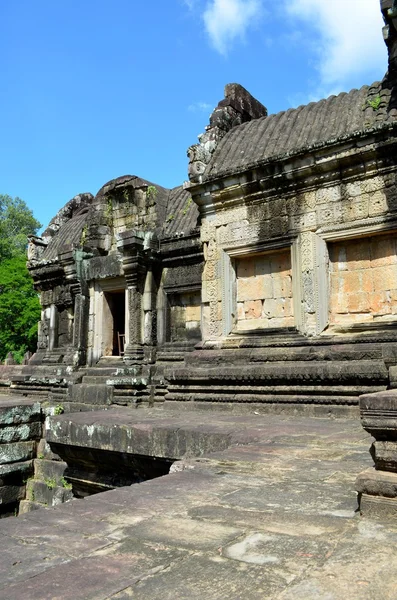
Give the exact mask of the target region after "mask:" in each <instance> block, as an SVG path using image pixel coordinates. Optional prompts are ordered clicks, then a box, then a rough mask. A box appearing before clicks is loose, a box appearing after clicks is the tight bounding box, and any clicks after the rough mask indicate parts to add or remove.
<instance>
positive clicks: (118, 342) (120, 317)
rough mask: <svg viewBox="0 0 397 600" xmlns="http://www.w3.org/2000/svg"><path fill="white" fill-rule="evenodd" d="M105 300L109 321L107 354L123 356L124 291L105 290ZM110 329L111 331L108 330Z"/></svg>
mask: <svg viewBox="0 0 397 600" xmlns="http://www.w3.org/2000/svg"><path fill="white" fill-rule="evenodd" d="M104 295H105V302H106V303H107V305H108V307H109V312H108V315H109V321H108V323H107V326H106V325H105V326H106V328H107V329H108V335H107V339H108V340H109V341H111V344H110V345H109V346H108V352H109V354H108V356H109V355H111V356H123V355H124V347H125V291H124V290H117V291H114V292H105V294H104ZM110 330H111V331H110Z"/></svg>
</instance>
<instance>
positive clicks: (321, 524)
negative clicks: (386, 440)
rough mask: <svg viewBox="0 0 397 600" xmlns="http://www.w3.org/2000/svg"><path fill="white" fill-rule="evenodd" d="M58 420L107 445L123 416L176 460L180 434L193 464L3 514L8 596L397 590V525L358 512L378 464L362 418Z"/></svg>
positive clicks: (293, 595) (246, 595)
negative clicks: (366, 479) (367, 473)
mask: <svg viewBox="0 0 397 600" xmlns="http://www.w3.org/2000/svg"><path fill="white" fill-rule="evenodd" d="M58 419H59V420H58V421H57V422H58V429H57V430H56V429H55V430H54V431H58V433H57V436H58V442H60V441H61V438H62V435H63V434H65V435H66V433H67V432H68V434H71V433H72V432H74V435H76V436H77V430H78V429H79V427H80V428H81V430H83V428H84V427H85V428H86V432H87V431H92V430H93V426H94V425H95V424H96V425H97V429H98V431H102V434H101V435H103V439H105V437H106V435H110V432H111V431H115V430H116V429H117V427H119V426H120V420H121V419H123V423H124V425H123V426H124V427H125V428H127V430H129V431H130V432H131V437H130V440H133V439H134V435H133V432H135V434H136V435H135V440H138V435H139V436H140V437H139V439H140V444H141V451H142V448H143V447H144V446H145V444H146V446H145V448H146V449H147V450H150V447H152V449H155V454H156V455H158V454H159V449H161V448H163V449H166V448H167V447H168V449H169V448H174V454H176V450H175V447H176V446H175V439H179V441H180V445H179V456H178V457H175V456H174V458H179V459H180V460H178V461H176V462H174V463H173V465H172V466H171V473H170V474H169V475H165V476H163V477H159V478H157V479H152V480H150V481H146V482H144V483H140V484H134V485H132V486H129V487H122V488H119V489H117V490H113V491H108V492H104V493H101V494H97V495H94V496H90V497H87V498H85V499H83V500H73V501H71V502H69V503H67V504H64V505H61V506H56V507H53V508H48V509H43V510H36V511H34V512H32V513H29V514H26V515H23V516H21V517H18V518H8V519H3V520H2V521H1V522H0V542H1V548H2V552H1V555H0V575H1V577H0V598H1V599H4V600H16V599H18V600H24V599H26V600H39V599H40V600H46V599H48V600H50V599H51V600H56V599H59V600H60V599H62V600H69V599H70V600H79V599H81V600H83V599H84V600H89V599H93V600H94V599H95V600H105V599H110V598H111V599H114V600H116V599H117V600H126V599H127V598H136V599H142V600H143V599H145V600H168V599H172V600H175V599H176V598H177V599H178V600H179V599H186V600H187V599H189V600H196V599H197V600H199V599H200V600H202V599H203V598H208V599H211V600H225V599H228V600H256V599H258V600H259V599H260V600H263V599H266V598H269V599H275V600H292V599H294V600H299V599H300V600H311V599H312V600H314V599H316V600H318V599H324V600H325V599H327V600H328V599H330V600H331V599H332V600H333V599H338V600H339V599H340V600H342V599H343V600H346V599H357V600H365V599H371V600H385V599H395V598H396V597H397V576H395V575H394V573H396V572H397V544H396V542H397V522H396V521H392V520H390V521H386V520H382V522H377V521H374V520H371V519H368V518H363V517H360V515H359V514H358V512H357V506H358V505H357V497H356V493H355V479H356V476H357V474H358V473H359V472H361V471H362V470H363V469H365V468H368V467H370V466H371V464H372V460H371V457H370V455H369V453H368V448H369V446H370V441H371V438H370V436H369V435H368V434H367V433H366V432H365V431H364V430H363V429H362V427H361V425H360V423H359V421H358V420H355V419H326V418H308V417H299V416H294V417H291V416H286V415H255V414H253V415H231V414H230V415H229V414H224V413H212V412H203V413H197V412H196V413H194V414H191V413H189V412H185V413H183V414H182V415H181V414H179V415H177V414H173V413H172V412H168V413H166V412H164V411H161V410H158V411H146V410H138V411H137V410H128V409H125V410H124V411H123V410H121V409H116V410H109V411H104V412H101V413H100V412H97V413H86V414H85V415H84V419H85V421H86V422H85V424H84V422H83V421H84V419H83V415H81V414H75V415H64V416H61V417H59V418H58ZM87 419H90V420H91V421H92V422H91V421H90V423H87ZM87 428H90V429H87ZM62 432H63V433H62ZM206 434H207V435H208V438H206ZM113 435H116V434H114V433H113ZM127 437H128V436H127ZM98 439H99V438H96V442H95V443H98ZM156 439H157V442H156V444H154V440H156ZM198 439H200V440H202V441H203V444H204V445H202V446H201V449H200V448H199V447H198V446H197V444H196V445H195V442H194V440H196V442H197V440H198ZM65 440H66V437H65ZM145 440H146V442H145ZM150 440H152V446H150V443H149V442H150ZM167 440H169V442H167ZM183 440H184V441H185V446H183V445H182V442H183ZM189 440H190V441H189ZM208 440H212V442H211V443H209V441H208ZM87 443H88V442H87ZM91 443H92V441H91ZM101 443H102V442H101ZM135 443H138V442H137V441H135V442H134V441H132V442H131V444H132V445H131V450H132V449H134V448H133V446H134V444H135ZM142 444H143V445H142ZM206 444H207V445H206ZM214 444H215V445H214ZM216 445H217V447H215V446H216ZM136 448H137V446H135V449H136ZM153 451H154V450H153ZM201 451H203V452H201ZM197 452H198V453H199V454H200V452H201V454H202V455H201V456H199V457H196V458H194V457H189V454H190V455H191V454H193V453H196V454H197ZM183 455H185V457H184V456H183ZM168 456H170V454H169V453H168Z"/></svg>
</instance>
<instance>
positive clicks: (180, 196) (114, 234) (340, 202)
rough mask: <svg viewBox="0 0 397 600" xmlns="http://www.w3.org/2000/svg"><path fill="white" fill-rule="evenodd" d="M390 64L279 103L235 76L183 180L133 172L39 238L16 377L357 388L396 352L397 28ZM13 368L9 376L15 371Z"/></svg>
mask: <svg viewBox="0 0 397 600" xmlns="http://www.w3.org/2000/svg"><path fill="white" fill-rule="evenodd" d="M381 6H382V12H383V15H384V18H385V28H384V35H385V40H386V44H387V46H388V49H389V70H388V73H387V74H386V76H385V78H384V79H383V80H382V81H381V82H376V83H374V84H372V85H370V86H364V87H362V88H361V89H360V90H352V91H350V92H349V93H342V94H340V95H338V96H331V97H330V98H328V99H326V100H321V101H320V102H317V103H311V104H308V105H307V106H300V107H299V108H297V109H291V110H288V111H285V112H281V113H278V114H274V115H268V114H267V110H266V108H265V107H264V106H263V105H262V104H261V103H260V102H258V101H257V100H255V99H254V98H253V97H252V96H251V95H250V94H249V93H248V92H247V91H246V90H245V89H244V88H242V87H241V86H239V85H237V84H230V85H228V86H226V89H225V98H224V99H223V100H221V102H220V103H219V104H218V106H217V107H216V108H215V110H214V112H213V113H212V115H211V116H210V121H209V124H208V126H207V127H206V128H205V132H204V133H203V134H202V135H201V136H199V143H198V144H195V145H193V146H191V147H190V148H189V150H188V157H189V166H188V177H189V181H188V182H185V184H184V185H183V186H181V187H178V188H175V189H173V190H167V189H165V188H162V187H161V186H159V185H157V184H152V183H150V182H147V181H144V180H142V179H140V178H139V177H136V176H124V177H121V178H118V179H115V180H113V181H111V182H109V183H107V184H106V185H104V186H103V188H102V189H101V190H100V191H99V192H98V194H97V195H96V196H95V197H93V196H92V195H91V194H80V195H78V196H76V197H75V198H73V199H72V200H71V201H70V202H68V204H67V205H66V206H65V207H64V208H63V209H62V210H61V211H60V212H59V213H58V214H57V216H56V217H55V218H54V219H53V220H52V221H51V223H50V225H49V226H48V228H47V230H46V231H45V232H44V234H43V236H42V237H41V238H32V239H31V240H30V245H29V263H28V264H29V270H30V272H31V274H32V277H33V280H34V283H35V286H36V289H37V290H38V291H39V292H40V297H41V304H42V309H43V310H42V318H41V321H40V324H39V343H38V349H37V352H36V354H35V355H34V357H33V358H32V359H31V361H30V364H29V365H28V366H26V367H23V368H18V369H17V368H15V369H14V370H13V371H12V374H11V375H10V374H9V372H7V373H8V374H7V375H3V383H4V382H6V384H7V385H8V383H11V386H12V389H15V390H18V391H23V390H30V391H35V392H36V393H38V394H41V395H44V396H48V397H49V398H50V399H54V400H63V401H70V402H78V403H80V404H89V403H98V404H109V403H114V402H119V403H127V404H128V403H130V402H131V401H134V402H143V401H148V402H154V401H163V400H165V401H168V402H186V401H194V402H200V403H201V402H204V403H208V402H210V403H213V402H223V403H225V402H226V403H234V402H246V403H258V404H260V403H262V404H272V405H284V406H285V405H294V406H299V405H302V406H308V405H313V404H315V405H321V406H324V405H327V406H334V407H335V406H339V405H356V404H357V402H358V396H359V395H360V394H362V393H368V392H373V391H381V390H386V389H387V388H389V387H390V386H393V384H394V382H393V379H392V376H391V375H390V367H392V366H393V365H396V364H397V326H396V325H397V248H396V244H397V241H396V240H397V238H396V230H397V185H396V177H397V170H396V147H397V100H396V98H397V96H396V89H397V88H396V74H397V64H396V58H395V56H396V52H397V50H396V48H397V41H396V40H397V32H396V28H395V24H396V23H395V21H396V19H395V17H394V12H393V10H394V8H393V2H392V0H383V1H382V3H381ZM6 384H5V385H6Z"/></svg>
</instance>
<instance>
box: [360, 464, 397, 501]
mask: <svg viewBox="0 0 397 600" xmlns="http://www.w3.org/2000/svg"><path fill="white" fill-rule="evenodd" d="M356 490H357V492H358V493H359V494H370V495H371V496H385V497H387V498H396V497H397V473H389V472H387V471H376V470H375V469H374V468H372V469H367V470H366V471H363V472H362V473H360V474H359V475H358V476H357V479H356Z"/></svg>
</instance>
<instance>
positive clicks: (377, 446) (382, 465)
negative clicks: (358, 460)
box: [371, 441, 397, 471]
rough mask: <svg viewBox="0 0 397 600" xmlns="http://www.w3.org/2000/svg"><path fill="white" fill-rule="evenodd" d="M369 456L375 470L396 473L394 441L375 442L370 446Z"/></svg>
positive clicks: (396, 455) (395, 444) (396, 450)
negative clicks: (370, 455)
mask: <svg viewBox="0 0 397 600" xmlns="http://www.w3.org/2000/svg"><path fill="white" fill-rule="evenodd" d="M371 454H372V458H373V459H374V462H375V466H376V468H377V469H381V470H383V471H397V442H396V441H375V442H374V443H373V444H372V448H371Z"/></svg>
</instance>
